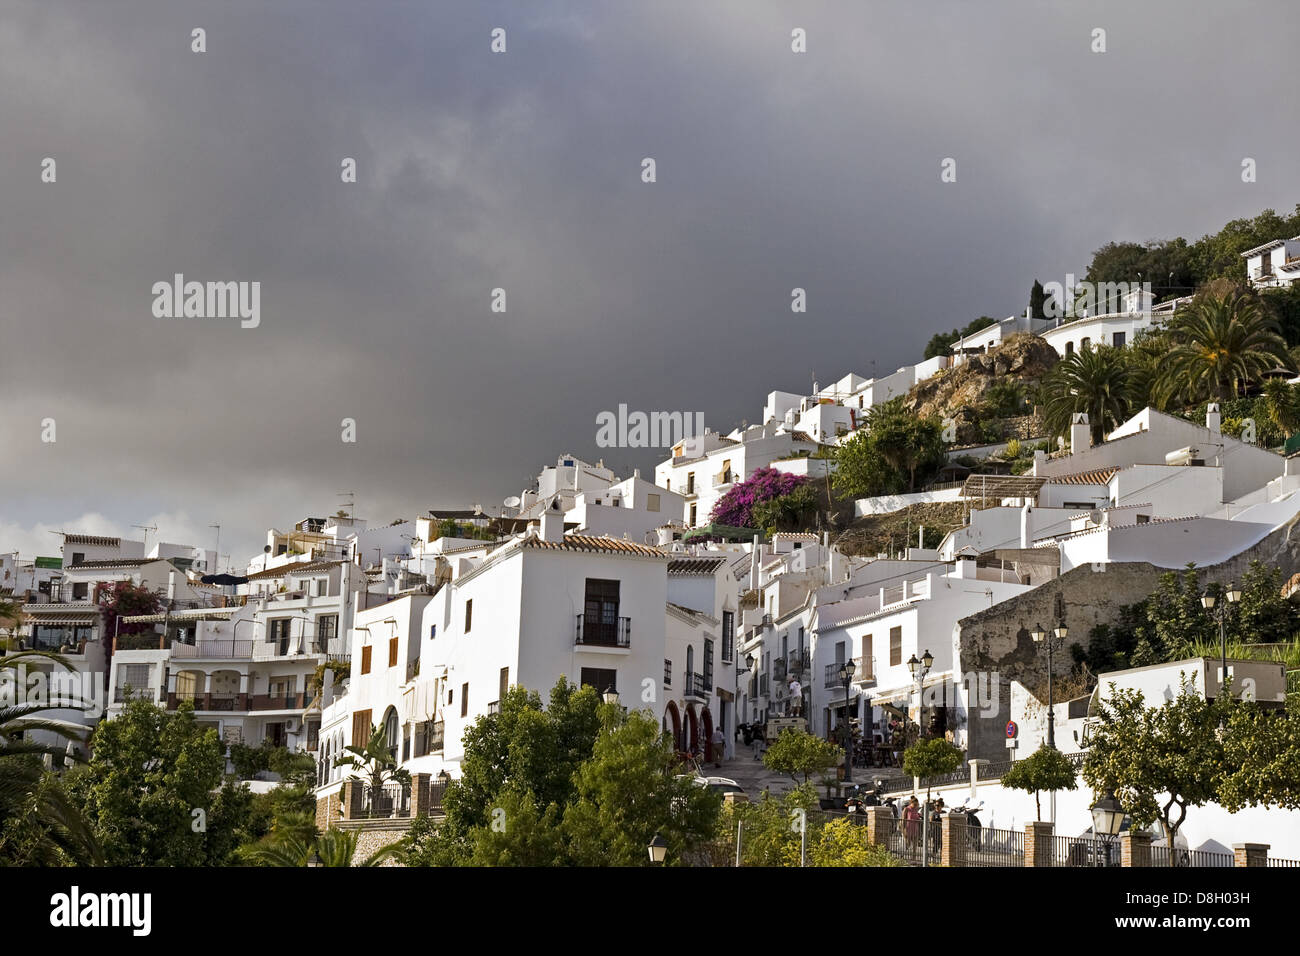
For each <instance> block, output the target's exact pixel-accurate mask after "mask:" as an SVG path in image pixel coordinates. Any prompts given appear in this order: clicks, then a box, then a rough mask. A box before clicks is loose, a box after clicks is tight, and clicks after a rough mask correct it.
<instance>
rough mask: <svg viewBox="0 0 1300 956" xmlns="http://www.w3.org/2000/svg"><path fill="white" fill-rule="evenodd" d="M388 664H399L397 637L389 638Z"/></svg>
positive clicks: (392, 665) (391, 665) (394, 665)
mask: <svg viewBox="0 0 1300 956" xmlns="http://www.w3.org/2000/svg"><path fill="white" fill-rule="evenodd" d="M388 666H389V667H396V666H397V638H395V637H390V638H389V639H388Z"/></svg>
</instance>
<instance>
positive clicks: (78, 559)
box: [72, 551, 86, 564]
mask: <svg viewBox="0 0 1300 956" xmlns="http://www.w3.org/2000/svg"><path fill="white" fill-rule="evenodd" d="M85 560H86V552H85V551H73V552H72V563H73V564H81V563H82V562H84V561H85Z"/></svg>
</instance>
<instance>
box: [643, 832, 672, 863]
mask: <svg viewBox="0 0 1300 956" xmlns="http://www.w3.org/2000/svg"><path fill="white" fill-rule="evenodd" d="M646 849H647V850H649V851H650V862H651V863H654V864H655V865H656V866H662V865H663V862H664V860H665V859H666V858H667V857H668V841H667V840H665V839H664V838H663V837H662V836H661V835H659V834H658V833H656V834H655V835H654V839H652V840H651V841H650V844H649V846H647V847H646Z"/></svg>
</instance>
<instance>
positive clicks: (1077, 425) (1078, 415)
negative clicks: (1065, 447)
mask: <svg viewBox="0 0 1300 956" xmlns="http://www.w3.org/2000/svg"><path fill="white" fill-rule="evenodd" d="M1091 447H1092V428H1091V426H1089V424H1088V413H1087V412H1075V413H1074V414H1073V415H1072V416H1070V454H1071V455H1077V454H1079V452H1081V451H1087V450H1088V449H1089V448H1091Z"/></svg>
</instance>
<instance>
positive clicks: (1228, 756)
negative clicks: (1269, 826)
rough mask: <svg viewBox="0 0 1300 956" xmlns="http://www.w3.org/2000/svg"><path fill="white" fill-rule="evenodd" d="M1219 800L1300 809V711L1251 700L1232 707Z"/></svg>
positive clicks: (1228, 804) (1235, 806) (1230, 806)
mask: <svg viewBox="0 0 1300 956" xmlns="http://www.w3.org/2000/svg"><path fill="white" fill-rule="evenodd" d="M1223 743H1224V751H1223V765H1224V773H1223V776H1222V778H1221V780H1220V784H1219V794H1218V803H1220V804H1221V805H1222V806H1224V807H1225V808H1226V809H1227V810H1229V811H1230V812H1232V813H1236V812H1237V811H1238V810H1240V809H1242V808H1243V807H1248V806H1267V807H1281V808H1284V809H1288V810H1297V809H1300V775H1298V774H1297V773H1296V768H1297V767H1300V711H1298V710H1296V709H1294V708H1292V709H1290V710H1288V711H1286V712H1285V713H1276V712H1269V711H1264V710H1262V709H1261V708H1260V707H1259V705H1258V704H1255V703H1254V702H1251V701H1244V702H1239V703H1237V704H1236V705H1235V706H1233V707H1232V709H1231V715H1230V716H1229V718H1228V724H1227V733H1226V735H1225V737H1224V742H1223Z"/></svg>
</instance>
